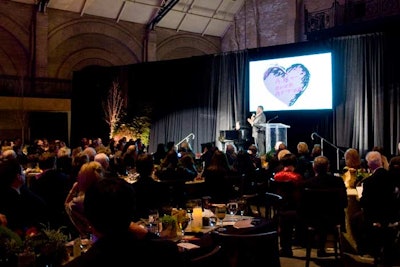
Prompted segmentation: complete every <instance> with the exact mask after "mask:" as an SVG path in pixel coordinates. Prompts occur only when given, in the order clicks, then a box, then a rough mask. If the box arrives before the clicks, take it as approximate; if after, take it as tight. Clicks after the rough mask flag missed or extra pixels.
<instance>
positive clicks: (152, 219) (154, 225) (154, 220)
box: [148, 210, 159, 235]
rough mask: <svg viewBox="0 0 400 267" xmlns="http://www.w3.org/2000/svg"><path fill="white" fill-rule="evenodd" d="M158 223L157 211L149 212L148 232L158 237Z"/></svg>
mask: <svg viewBox="0 0 400 267" xmlns="http://www.w3.org/2000/svg"><path fill="white" fill-rule="evenodd" d="M158 223H159V214H158V210H150V211H149V219H148V227H149V231H150V232H152V233H155V234H157V235H158Z"/></svg>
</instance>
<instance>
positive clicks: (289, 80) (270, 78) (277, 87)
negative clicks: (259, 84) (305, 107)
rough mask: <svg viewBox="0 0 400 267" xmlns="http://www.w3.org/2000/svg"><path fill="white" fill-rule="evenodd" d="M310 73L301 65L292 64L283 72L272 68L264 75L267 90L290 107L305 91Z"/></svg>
mask: <svg viewBox="0 0 400 267" xmlns="http://www.w3.org/2000/svg"><path fill="white" fill-rule="evenodd" d="M309 81H310V72H309V70H308V69H307V68H306V67H305V66H304V65H303V64H298V63H297V64H293V65H292V66H290V67H289V68H287V69H286V70H285V68H284V67H282V66H274V67H270V68H268V69H267V71H266V72H265V73H264V84H265V87H266V88H267V90H268V91H269V92H270V93H271V94H272V95H274V96H275V97H276V98H277V99H279V100H280V101H281V102H283V103H284V104H286V105H287V106H289V107H290V106H292V105H293V104H294V103H295V102H296V101H297V99H298V98H299V97H300V96H301V95H302V94H303V93H304V91H305V90H306V89H307V86H308V83H309Z"/></svg>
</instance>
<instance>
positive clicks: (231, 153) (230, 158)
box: [225, 144, 238, 166]
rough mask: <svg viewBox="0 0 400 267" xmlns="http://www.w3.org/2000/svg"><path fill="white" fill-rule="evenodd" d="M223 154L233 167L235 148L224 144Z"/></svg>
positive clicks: (235, 154) (235, 155)
mask: <svg viewBox="0 0 400 267" xmlns="http://www.w3.org/2000/svg"><path fill="white" fill-rule="evenodd" d="M225 154H226V157H227V158H228V162H229V165H231V166H233V163H234V162H235V160H236V158H237V154H238V152H237V151H236V147H235V146H234V145H233V144H226V147H225Z"/></svg>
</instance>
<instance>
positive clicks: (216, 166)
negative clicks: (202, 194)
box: [203, 150, 234, 203]
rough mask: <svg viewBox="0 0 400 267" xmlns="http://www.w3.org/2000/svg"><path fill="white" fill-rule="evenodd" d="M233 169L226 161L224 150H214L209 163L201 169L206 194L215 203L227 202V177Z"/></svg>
mask: <svg viewBox="0 0 400 267" xmlns="http://www.w3.org/2000/svg"><path fill="white" fill-rule="evenodd" d="M233 173H234V172H233V170H232V168H231V167H230V165H229V163H228V159H227V158H226V155H225V153H224V152H222V151H220V150H216V151H215V152H214V154H213V155H212V157H211V161H210V164H209V165H208V167H207V168H205V169H204V171H203V177H204V182H205V184H206V191H207V195H209V196H211V199H212V201H213V202H215V203H227V201H228V200H229V198H230V196H231V195H230V193H231V191H230V190H231V188H229V183H228V182H229V181H228V180H227V179H229V177H230V176H231V175H232V174H233Z"/></svg>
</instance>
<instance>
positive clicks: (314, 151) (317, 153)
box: [310, 144, 322, 160]
mask: <svg viewBox="0 0 400 267" xmlns="http://www.w3.org/2000/svg"><path fill="white" fill-rule="evenodd" d="M321 155H322V149H321V145H320V144H314V146H313V148H312V149H311V154H310V156H311V158H312V160H314V159H315V158H316V157H318V156H321Z"/></svg>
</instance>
